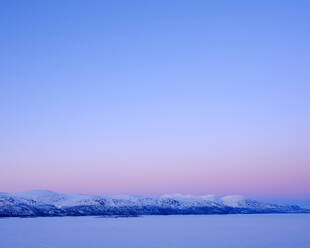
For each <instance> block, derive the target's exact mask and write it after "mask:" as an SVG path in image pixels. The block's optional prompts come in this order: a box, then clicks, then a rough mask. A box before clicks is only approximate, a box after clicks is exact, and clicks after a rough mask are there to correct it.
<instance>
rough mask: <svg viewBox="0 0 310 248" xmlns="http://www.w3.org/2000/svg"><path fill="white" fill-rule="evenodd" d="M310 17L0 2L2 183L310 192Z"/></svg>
mask: <svg viewBox="0 0 310 248" xmlns="http://www.w3.org/2000/svg"><path fill="white" fill-rule="evenodd" d="M309 11H310V3H309V2H308V1H294V2H293V1H256V2H253V1H212V2H211V1H31V0H30V1H2V2H1V3H0V28H1V39H0V51H1V58H0V87H1V88H0V112H1V116H0V136H1V142H0V172H1V174H2V175H5V176H4V177H5V179H4V180H1V182H0V188H1V191H20V190H24V189H25V190H26V189H31V188H50V189H55V190H58V191H79V192H80V191H85V192H104V193H127V192H129V193H149V194H153V193H154V194H155V193H167V192H181V193H182V192H184V193H194V194H195V193H197V194H200V193H218V194H226V193H227V194H230V193H240V194H247V195H253V196H263V195H268V196H270V197H282V198H283V197H291V198H292V197H295V198H307V197H310V195H309V194H310V192H309V190H308V189H309V186H310V184H309V182H308V181H309V180H308V179H309V173H310V168H309V162H310V157H309V152H308V151H309V148H310V142H309V138H310V136H309V135H310V130H309V129H310V128H309V126H310V125H309V124H310V108H309V96H310V93H309V92H310V84H309V82H310V73H309V68H310V62H309V57H310V56H309V55H310V45H309V44H310V34H309V24H310V18H309ZM72 172H74V173H73V174H72ZM98 175H100V177H98V178H97V176H98ZM111 178H112V179H113V180H112V179H111ZM102 181H103V182H102ZM160 182H162V183H160Z"/></svg>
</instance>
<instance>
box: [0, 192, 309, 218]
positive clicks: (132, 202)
mask: <svg viewBox="0 0 310 248" xmlns="http://www.w3.org/2000/svg"><path fill="white" fill-rule="evenodd" d="M240 213H244V214H249V213H310V210H309V209H303V208H300V207H299V206H292V205H276V204H269V203H263V202H258V201H255V200H251V199H247V198H245V197H243V196H239V195H235V196H224V197H217V196H215V195H204V196H193V195H181V194H174V195H163V196H159V197H149V196H133V195H116V196H108V195H86V194H59V193H56V192H53V191H49V190H33V191H26V192H21V193H12V194H9V193H0V217H9V216H24V217H27V216H29V217H31V216H84V215H104V216H110V215H118V216H137V215H167V214H240Z"/></svg>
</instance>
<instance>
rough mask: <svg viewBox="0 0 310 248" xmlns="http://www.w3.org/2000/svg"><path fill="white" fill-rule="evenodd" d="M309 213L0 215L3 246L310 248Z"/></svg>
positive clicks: (43, 247)
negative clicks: (25, 216)
mask: <svg viewBox="0 0 310 248" xmlns="http://www.w3.org/2000/svg"><path fill="white" fill-rule="evenodd" d="M309 230H310V215H309V214H259V215H256V214H253V215H198V216H192V215H188V216H182V215H178V216H175V215H171V216H143V217H130V218H100V217H40V218H0V247H1V248H37V247H38V248H69V247H74V248H82V247H83V248H84V247H87V248H93V247H109V248H117V247H121V248H123V247H126V248H131V247H135V248H139V247H143V248H155V247H158V248H165V247H167V248H168V247H169V248H172V247H177V248H182V247H186V248H188V247H191V248H195V247H204V248H205V247H210V248H224V247H225V248H226V247H227V248H234V247H238V248H262V247H263V248H309V247H310V235H309V233H308V232H309Z"/></svg>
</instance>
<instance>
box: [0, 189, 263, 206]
mask: <svg viewBox="0 0 310 248" xmlns="http://www.w3.org/2000/svg"><path fill="white" fill-rule="evenodd" d="M3 194H5V193H3ZM0 196H1V195H0ZM12 196H16V197H18V198H19V199H20V198H22V199H25V200H34V201H37V202H39V203H42V204H52V205H55V206H57V207H59V208H61V207H69V206H78V205H79V206H81V205H98V204H99V203H98V200H100V199H101V200H105V201H106V202H107V204H108V205H110V206H121V205H124V206H145V205H148V204H152V205H163V204H165V201H166V200H167V199H174V200H177V201H178V202H181V207H182V206H183V207H188V206H218V205H225V206H230V207H251V205H249V204H246V203H245V201H246V198H245V197H244V196H240V195H232V196H224V197H219V196H216V195H184V194H165V195H162V196H157V197H153V196H152V197H151V196H135V195H88V194H60V193H56V192H53V191H50V190H31V191H25V192H20V193H13V194H12ZM249 202H250V201H249ZM253 202H255V201H253ZM256 206H257V205H255V207H256Z"/></svg>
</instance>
